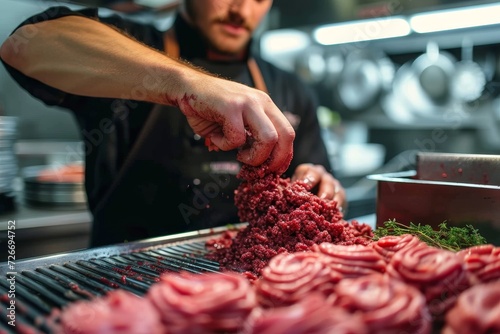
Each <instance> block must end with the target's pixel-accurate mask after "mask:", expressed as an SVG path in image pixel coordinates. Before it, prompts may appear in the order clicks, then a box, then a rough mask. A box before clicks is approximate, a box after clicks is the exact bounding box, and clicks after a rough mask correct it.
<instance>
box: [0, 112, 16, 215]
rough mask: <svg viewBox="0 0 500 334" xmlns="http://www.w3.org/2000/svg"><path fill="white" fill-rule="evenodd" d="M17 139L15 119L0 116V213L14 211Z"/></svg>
mask: <svg viewBox="0 0 500 334" xmlns="http://www.w3.org/2000/svg"><path fill="white" fill-rule="evenodd" d="M16 137H17V117H13V116H0V213H3V212H7V211H11V210H13V209H14V192H13V185H14V179H15V178H16V176H17V170H18V166H17V157H16V154H15V152H14V143H15V141H16Z"/></svg>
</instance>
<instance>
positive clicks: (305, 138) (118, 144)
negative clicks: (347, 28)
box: [4, 7, 331, 246]
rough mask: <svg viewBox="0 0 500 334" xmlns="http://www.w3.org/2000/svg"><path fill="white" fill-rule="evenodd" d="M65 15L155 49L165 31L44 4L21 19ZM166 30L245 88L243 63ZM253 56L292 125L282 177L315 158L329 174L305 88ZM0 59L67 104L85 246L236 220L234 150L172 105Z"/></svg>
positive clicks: (52, 99) (195, 57) (192, 58)
mask: <svg viewBox="0 0 500 334" xmlns="http://www.w3.org/2000/svg"><path fill="white" fill-rule="evenodd" d="M68 15H82V16H86V17H93V18H96V19H99V20H100V21H101V22H104V23H107V24H110V25H113V26H115V27H116V28H118V29H120V30H122V31H124V32H126V33H127V34H129V35H130V36H131V37H133V38H135V39H137V40H139V41H141V42H143V43H145V44H147V45H149V46H151V47H153V48H156V49H158V50H164V40H163V36H164V32H162V31H159V30H158V29H156V28H155V27H154V26H153V25H146V24H140V23H137V22H134V21H131V20H127V19H125V18H123V17H121V16H118V15H113V16H110V17H99V16H98V10H97V9H85V10H80V11H72V10H70V9H68V8H66V7H52V8H49V9H48V10H46V11H45V12H43V13H40V14H38V15H35V16H33V17H31V18H30V19H28V20H26V21H25V22H23V23H22V24H21V25H24V24H29V23H36V22H40V21H44V20H50V19H56V18H59V17H63V16H68ZM174 28H175V34H176V38H177V41H178V43H179V48H180V56H181V58H183V59H186V60H188V61H189V62H191V63H192V64H194V65H198V66H201V67H203V68H205V69H206V70H208V71H210V72H212V73H216V74H218V75H220V76H221V77H224V78H228V79H231V80H234V81H237V82H240V83H243V84H247V85H249V86H253V82H252V78H251V76H250V74H249V71H248V67H247V63H246V60H242V61H236V62H229V63H228V62H214V61H209V60H208V59H207V57H206V47H205V43H204V41H203V39H202V38H201V36H200V34H199V33H198V32H197V31H196V30H195V29H193V28H192V27H191V26H189V25H188V24H187V23H186V22H185V21H184V20H183V19H182V17H181V16H180V15H178V16H177V17H176V19H175V22H174ZM124 52H126V50H124ZM252 57H254V58H255V59H256V61H257V63H258V65H259V68H260V70H261V72H262V75H263V77H264V80H265V82H266V86H267V88H268V93H269V94H270V96H271V98H272V99H273V101H274V103H275V104H276V105H277V106H278V107H279V108H280V109H281V110H282V111H283V112H285V113H286V115H287V116H289V119H293V122H292V124H293V123H295V126H294V127H295V130H296V139H295V142H294V158H293V161H292V163H291V165H290V168H289V170H288V171H287V174H286V176H291V174H292V173H293V171H294V170H295V167H297V165H299V164H301V163H306V162H308V163H315V164H321V165H323V166H325V168H326V169H327V170H328V171H330V172H331V166H330V163H329V159H328V155H327V152H326V149H325V146H324V143H323V141H322V138H321V134H320V127H319V124H318V120H317V114H316V108H317V103H316V98H315V95H314V94H313V92H312V91H311V89H310V88H309V87H308V86H306V85H305V84H304V83H303V82H301V81H300V79H298V78H297V77H296V76H295V75H293V74H291V73H288V72H286V71H283V70H280V69H278V68H277V67H275V66H274V65H272V64H270V63H268V62H266V61H264V60H263V59H261V58H260V57H259V56H258V55H255V54H253V55H252ZM4 65H5V66H6V68H7V70H8V72H9V73H10V74H11V76H12V77H13V78H14V79H15V80H16V81H17V82H18V83H19V84H20V85H21V86H22V87H23V88H24V89H26V90H27V91H28V92H29V93H30V94H32V95H33V96H34V97H36V98H38V99H40V100H41V101H43V102H44V103H45V104H47V105H55V106H60V107H63V108H66V109H68V110H70V111H71V112H72V113H73V114H74V116H75V118H76V120H77V122H78V124H79V126H80V129H81V137H82V140H83V142H84V144H85V163H86V171H85V187H86V191H87V198H88V205H89V209H90V211H91V212H92V214H93V219H94V221H93V229H92V241H91V246H98V245H106V244H112V243H118V242H124V241H132V240H138V239H144V238H149V237H154V236H161V235H167V234H173V233H179V232H185V231H192V230H198V229H203V228H210V227H214V226H221V225H225V224H234V223H237V222H239V219H238V216H237V210H236V208H235V206H234V202H233V193H234V190H235V189H236V187H237V186H238V184H239V182H240V181H239V180H238V179H237V178H236V174H237V172H238V170H239V167H240V165H239V163H238V162H237V160H236V158H235V157H236V152H234V151H231V152H222V151H220V152H208V150H207V148H206V147H205V146H204V141H203V139H200V138H199V137H198V136H196V135H195V134H194V133H193V131H192V130H191V128H190V127H189V126H188V124H187V121H186V119H185V117H184V116H183V115H182V113H181V112H180V111H179V110H173V109H174V108H173V107H167V106H158V105H156V106H155V105H154V104H152V103H147V102H141V101H135V100H121V99H107V98H91V97H84V96H78V95H73V94H68V93H66V92H64V91H61V90H58V89H55V88H53V87H49V86H47V85H45V84H43V83H41V82H39V81H37V80H35V79H33V78H30V77H27V76H25V75H23V74H22V73H21V72H19V71H17V70H16V69H14V68H12V67H10V66H9V65H7V64H5V63H4ZM75 80H77V78H75ZM155 107H156V108H162V109H165V112H164V113H163V112H162V113H160V114H161V115H162V116H161V119H159V120H157V121H156V122H155V126H154V130H153V131H150V133H149V132H148V135H147V140H146V145H145V146H142V147H141V150H140V154H139V155H138V156H137V157H136V158H134V159H133V160H132V161H128V160H127V156H128V155H129V153H130V152H131V150H132V149H133V147H134V144H135V142H136V139H137V138H138V136H139V134H140V133H141V129H142V128H143V126H144V124H145V122H146V120H147V119H148V117H149V116H150V114H151V111H152V109H153V108H155ZM167 109H169V110H167ZM124 163H125V164H126V168H124V167H123V166H124Z"/></svg>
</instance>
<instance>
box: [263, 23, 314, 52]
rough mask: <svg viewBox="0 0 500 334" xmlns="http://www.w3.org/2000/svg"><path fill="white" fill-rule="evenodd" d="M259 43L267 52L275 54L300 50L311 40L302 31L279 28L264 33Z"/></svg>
mask: <svg viewBox="0 0 500 334" xmlns="http://www.w3.org/2000/svg"><path fill="white" fill-rule="evenodd" d="M260 43H261V47H262V49H263V50H265V51H266V52H267V53H271V54H275V53H288V52H295V51H302V50H303V49H305V48H307V47H308V46H309V45H310V44H311V40H310V38H309V35H308V34H307V33H305V32H303V31H299V30H295V29H280V30H273V31H268V32H266V33H264V34H263V35H262V38H261V42H260Z"/></svg>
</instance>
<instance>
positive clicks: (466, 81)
mask: <svg viewBox="0 0 500 334" xmlns="http://www.w3.org/2000/svg"><path fill="white" fill-rule="evenodd" d="M485 85H486V74H485V73H484V71H483V70H482V68H481V66H479V64H478V63H476V62H475V61H474V60H473V43H472V41H471V40H470V39H468V38H465V39H464V40H463V41H462V59H461V61H460V62H458V63H457V64H456V69H455V73H454V75H453V80H452V86H451V87H452V93H453V96H454V97H455V98H456V99H458V100H460V101H462V102H472V101H474V100H477V99H478V98H479V97H480V96H481V95H482V93H483V90H484V87H485Z"/></svg>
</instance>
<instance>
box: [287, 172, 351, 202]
mask: <svg viewBox="0 0 500 334" xmlns="http://www.w3.org/2000/svg"><path fill="white" fill-rule="evenodd" d="M292 181H303V182H306V183H308V184H309V185H310V186H311V189H313V188H317V189H318V191H317V195H318V196H319V197H320V198H324V199H329V200H332V199H333V200H335V201H337V203H338V207H339V209H340V210H341V211H345V209H346V208H347V201H346V194H345V190H344V188H343V187H342V185H341V184H340V182H339V181H338V180H337V179H336V178H334V177H333V175H332V174H330V173H328V172H327V171H326V170H325V167H323V166H321V165H313V164H301V165H299V166H297V168H296V169H295V172H294V174H293V176H292Z"/></svg>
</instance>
